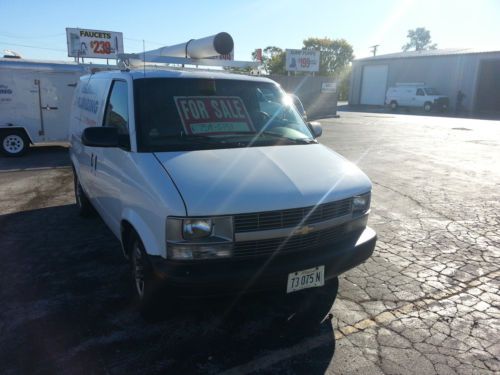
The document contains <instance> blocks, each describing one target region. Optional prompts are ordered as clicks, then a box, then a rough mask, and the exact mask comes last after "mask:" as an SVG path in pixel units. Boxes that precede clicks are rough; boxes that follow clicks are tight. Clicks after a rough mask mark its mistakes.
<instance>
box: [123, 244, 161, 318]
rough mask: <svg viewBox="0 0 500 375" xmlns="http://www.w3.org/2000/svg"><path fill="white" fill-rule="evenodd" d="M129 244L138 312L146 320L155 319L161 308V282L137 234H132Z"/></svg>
mask: <svg viewBox="0 0 500 375" xmlns="http://www.w3.org/2000/svg"><path fill="white" fill-rule="evenodd" d="M130 244H131V245H130V260H131V263H132V264H131V266H132V280H133V286H134V295H135V300H136V301H137V305H138V308H139V312H140V314H141V315H142V317H143V318H145V319H147V320H156V319H157V318H158V317H159V313H160V311H161V310H162V309H161V307H162V306H161V304H160V303H159V301H160V299H159V298H158V296H159V295H160V289H161V288H160V287H161V283H160V281H159V280H158V279H157V277H156V276H155V274H154V272H153V267H152V265H151V263H150V262H149V259H148V255H147V253H146V251H145V249H144V245H143V243H142V241H141V240H140V238H139V236H138V235H134V236H132V238H131V242H130Z"/></svg>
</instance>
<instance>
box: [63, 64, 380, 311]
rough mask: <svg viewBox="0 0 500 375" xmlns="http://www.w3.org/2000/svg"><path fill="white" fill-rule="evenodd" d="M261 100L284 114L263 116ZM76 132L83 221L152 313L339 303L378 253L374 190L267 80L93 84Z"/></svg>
mask: <svg viewBox="0 0 500 375" xmlns="http://www.w3.org/2000/svg"><path fill="white" fill-rule="evenodd" d="M262 92H268V93H269V92H270V93H272V94H273V95H274V97H275V98H280V100H279V102H280V103H282V104H281V105H280V106H275V107H273V109H272V111H273V112H272V113H269V112H266V111H264V109H263V108H261V106H260V103H262V101H261V100H259V96H260V95H261V93H262ZM266 108H267V110H268V111H269V108H271V107H269V106H267V107H266ZM70 131H71V135H70V139H71V147H70V156H71V162H72V165H73V168H74V181H75V195H76V200H77V204H78V207H79V211H80V213H81V214H82V215H89V214H91V213H92V212H93V209H95V210H96V211H97V212H98V213H99V214H100V216H101V217H102V219H103V220H104V222H105V223H106V224H107V225H108V227H109V228H110V229H111V231H112V232H113V233H114V234H115V235H116V237H117V238H118V239H120V241H121V244H122V249H123V252H124V255H125V256H126V257H127V258H128V259H130V261H131V263H132V267H131V269H132V275H133V280H134V282H135V288H134V289H135V292H136V296H137V299H138V301H139V303H140V306H141V310H142V311H143V312H151V311H154V309H155V307H156V303H157V302H158V301H160V300H161V301H169V296H172V295H179V294H180V295H189V296H193V295H194V296H196V295H200V296H201V295H203V296H206V295H213V294H220V293H223V294H227V293H230V294H232V293H234V294H240V293H246V292H250V291H258V290H277V291H279V292H280V293H283V294H284V295H290V294H293V295H295V296H297V295H298V296H306V295H310V294H309V293H313V292H314V290H318V289H319V290H332V293H333V298H334V297H335V295H336V293H337V286H338V279H337V276H338V275H339V274H340V273H342V272H345V271H347V270H349V269H351V268H353V267H355V266H357V265H358V264H360V263H362V262H364V261H365V260H366V259H367V258H368V257H369V256H370V255H371V254H372V252H373V250H374V247H375V242H376V234H375V232H374V231H373V230H372V229H370V228H369V227H367V219H368V213H369V210H370V192H371V182H370V180H369V179H368V177H366V175H365V174H364V173H363V172H361V171H360V170H359V169H358V167H357V166H356V165H354V164H352V163H350V162H349V161H347V160H345V159H344V158H343V157H341V156H340V155H338V154H336V153H335V152H334V151H332V150H331V149H329V148H327V147H325V146H323V145H322V144H320V143H318V142H317V140H316V138H317V137H318V136H319V135H320V134H321V125H319V124H315V125H312V124H308V123H306V122H304V119H303V117H302V116H301V115H300V114H299V113H298V112H297V110H296V108H295V106H294V105H293V103H292V102H291V101H290V99H289V98H287V96H286V93H285V92H283V90H282V89H281V88H280V87H279V86H278V85H277V84H276V83H275V82H274V81H272V80H270V79H267V78H260V77H250V76H242V75H235V74H229V73H216V72H192V71H177V70H170V71H169V70H164V71H143V70H138V71H133V70H132V71H128V70H124V71H117V72H101V73H96V74H93V75H87V76H84V77H82V78H81V79H80V81H79V83H78V86H77V89H76V93H75V99H74V101H73V105H72V113H71V130H70ZM159 286H162V288H160V287H159ZM325 288H328V289H325ZM159 290H161V293H163V295H159V293H160V292H159ZM330 306H331V305H330ZM320 312H321V311H320V310H319V309H314V307H311V310H310V314H309V315H307V316H308V317H309V318H310V319H313V317H315V318H318V316H317V315H314V314H319V313H320ZM324 313H325V311H323V314H324ZM321 318H322V317H321Z"/></svg>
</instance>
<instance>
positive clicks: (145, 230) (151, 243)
mask: <svg viewBox="0 0 500 375" xmlns="http://www.w3.org/2000/svg"><path fill="white" fill-rule="evenodd" d="M124 220H125V221H127V222H128V223H129V224H130V225H131V226H132V227H133V229H134V230H135V231H136V232H137V234H138V235H139V237H140V238H141V241H142V243H143V245H144V248H145V250H146V253H148V254H149V255H157V256H163V254H162V249H163V247H164V246H163V245H162V244H161V243H159V242H158V239H157V237H156V236H155V235H154V233H153V232H152V231H151V229H150V227H149V226H148V225H147V224H146V222H145V221H144V220H143V219H142V217H141V216H140V215H139V214H138V213H137V212H136V211H134V210H133V209H131V208H125V209H124V210H123V213H122V221H121V222H122V229H123V221H124ZM121 240H122V241H123V239H122V238H121ZM122 246H123V247H124V246H125V244H123V243H122Z"/></svg>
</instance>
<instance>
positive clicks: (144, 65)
mask: <svg viewBox="0 0 500 375" xmlns="http://www.w3.org/2000/svg"><path fill="white" fill-rule="evenodd" d="M142 71H143V73H144V78H145V77H146V42H145V41H144V39H143V40H142Z"/></svg>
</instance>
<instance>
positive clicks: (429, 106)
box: [424, 103, 432, 113]
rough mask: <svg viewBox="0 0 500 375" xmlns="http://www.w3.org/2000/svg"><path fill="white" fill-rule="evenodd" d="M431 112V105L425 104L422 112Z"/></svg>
mask: <svg viewBox="0 0 500 375" xmlns="http://www.w3.org/2000/svg"><path fill="white" fill-rule="evenodd" d="M431 110H432V104H431V103H425V104H424V111H425V112H427V113H429V112H430V111H431Z"/></svg>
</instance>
